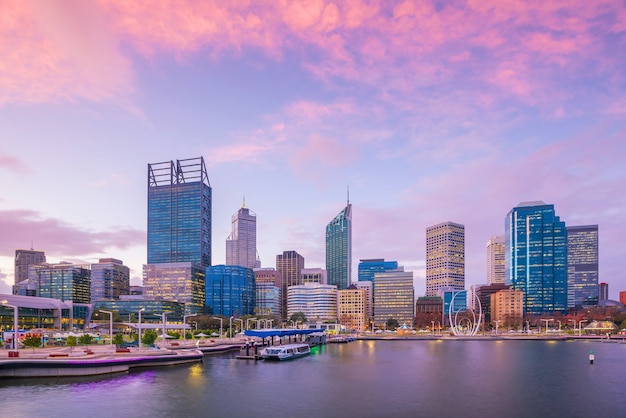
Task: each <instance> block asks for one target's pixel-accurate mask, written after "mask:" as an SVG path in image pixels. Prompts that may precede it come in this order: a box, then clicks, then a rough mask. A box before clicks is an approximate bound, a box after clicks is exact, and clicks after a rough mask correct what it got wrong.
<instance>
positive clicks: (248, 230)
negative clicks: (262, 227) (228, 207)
mask: <svg viewBox="0 0 626 418" xmlns="http://www.w3.org/2000/svg"><path fill="white" fill-rule="evenodd" d="M231 224H232V229H231V233H230V235H229V236H228V238H227V239H226V265H229V266H242V267H246V268H249V269H255V268H259V267H261V262H260V261H259V259H258V256H257V249H256V214H255V213H254V212H252V211H250V209H248V208H246V203H245V201H244V203H243V205H242V207H241V208H240V209H239V210H238V211H237V213H235V214H234V215H233V216H232V218H231Z"/></svg>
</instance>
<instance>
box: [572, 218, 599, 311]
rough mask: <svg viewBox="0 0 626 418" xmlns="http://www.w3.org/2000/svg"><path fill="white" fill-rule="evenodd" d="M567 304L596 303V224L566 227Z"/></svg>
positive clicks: (585, 304) (587, 304)
mask: <svg viewBox="0 0 626 418" xmlns="http://www.w3.org/2000/svg"><path fill="white" fill-rule="evenodd" d="M567 291H568V295H567V306H568V307H570V308H573V307H575V306H589V305H597V304H598V296H599V295H598V225H581V226H568V227H567Z"/></svg>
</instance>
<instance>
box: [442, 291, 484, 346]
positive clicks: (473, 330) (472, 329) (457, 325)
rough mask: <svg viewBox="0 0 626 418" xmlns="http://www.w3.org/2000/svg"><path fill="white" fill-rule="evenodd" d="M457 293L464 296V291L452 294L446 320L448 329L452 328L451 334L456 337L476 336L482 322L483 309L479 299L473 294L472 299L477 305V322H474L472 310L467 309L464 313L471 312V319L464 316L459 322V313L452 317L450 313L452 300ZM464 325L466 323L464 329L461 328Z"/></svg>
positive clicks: (474, 313) (452, 304)
mask: <svg viewBox="0 0 626 418" xmlns="http://www.w3.org/2000/svg"><path fill="white" fill-rule="evenodd" d="M459 293H463V294H464V295H465V294H466V292H465V291H463V292H454V293H453V294H452V300H451V301H450V306H449V307H448V319H449V321H450V327H451V328H452V332H453V333H454V335H457V336H459V335H469V336H473V335H476V334H477V333H478V330H479V329H480V324H481V323H482V320H483V308H482V306H481V304H480V299H479V298H478V295H476V293H474V298H475V300H476V302H477V303H478V320H476V312H474V310H473V309H467V310H466V312H471V314H472V317H471V318H469V317H467V316H465V317H462V318H461V320H460V321H459V313H460V312H461V311H456V312H454V317H453V316H452V311H453V309H452V308H453V306H454V299H455V298H456V296H457V295H458V294H459ZM464 323H467V326H465V327H464V326H462V325H463V324H464Z"/></svg>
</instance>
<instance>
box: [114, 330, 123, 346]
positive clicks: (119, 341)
mask: <svg viewBox="0 0 626 418" xmlns="http://www.w3.org/2000/svg"><path fill="white" fill-rule="evenodd" d="M113 344H115V346H116V347H118V348H119V347H120V346H122V345H123V344H124V336H123V335H122V334H120V333H119V332H118V333H117V334H115V337H113Z"/></svg>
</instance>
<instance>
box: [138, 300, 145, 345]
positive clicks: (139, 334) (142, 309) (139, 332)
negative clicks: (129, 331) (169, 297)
mask: <svg viewBox="0 0 626 418" xmlns="http://www.w3.org/2000/svg"><path fill="white" fill-rule="evenodd" d="M145 310H146V308H141V309H139V322H138V323H137V348H141V313H142V312H143V311H145Z"/></svg>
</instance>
